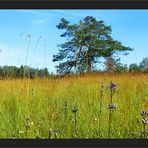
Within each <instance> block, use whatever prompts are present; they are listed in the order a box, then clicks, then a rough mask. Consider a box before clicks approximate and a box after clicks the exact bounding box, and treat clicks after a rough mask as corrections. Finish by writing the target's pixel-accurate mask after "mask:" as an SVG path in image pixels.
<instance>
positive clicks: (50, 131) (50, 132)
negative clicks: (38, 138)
mask: <svg viewBox="0 0 148 148" xmlns="http://www.w3.org/2000/svg"><path fill="white" fill-rule="evenodd" d="M51 135H52V129H51V128H50V129H49V139H51Z"/></svg>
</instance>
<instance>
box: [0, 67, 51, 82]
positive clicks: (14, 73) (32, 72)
mask: <svg viewBox="0 0 148 148" xmlns="http://www.w3.org/2000/svg"><path fill="white" fill-rule="evenodd" d="M48 76H49V72H48V69H47V68H43V69H38V68H37V69H35V68H31V67H29V66H23V65H22V66H21V67H20V68H18V67H16V66H0V78H1V79H2V78H9V77H11V78H23V77H28V78H31V79H33V78H36V77H48Z"/></svg>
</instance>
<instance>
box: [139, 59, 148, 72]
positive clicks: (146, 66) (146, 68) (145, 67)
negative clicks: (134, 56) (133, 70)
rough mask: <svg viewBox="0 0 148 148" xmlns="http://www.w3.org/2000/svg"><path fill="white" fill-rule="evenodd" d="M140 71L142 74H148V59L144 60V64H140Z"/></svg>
mask: <svg viewBox="0 0 148 148" xmlns="http://www.w3.org/2000/svg"><path fill="white" fill-rule="evenodd" d="M140 69H141V71H142V72H148V57H146V58H143V60H142V62H140Z"/></svg>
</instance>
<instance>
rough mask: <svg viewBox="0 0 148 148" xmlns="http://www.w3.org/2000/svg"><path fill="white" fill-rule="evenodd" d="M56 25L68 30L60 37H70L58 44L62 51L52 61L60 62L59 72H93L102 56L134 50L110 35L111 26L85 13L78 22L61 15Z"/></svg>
mask: <svg viewBox="0 0 148 148" xmlns="http://www.w3.org/2000/svg"><path fill="white" fill-rule="evenodd" d="M57 28H58V29H62V30H65V32H64V33H63V34H61V37H65V38H67V41H66V42H65V43H63V44H61V45H59V48H60V49H59V52H58V53H57V54H56V55H53V62H60V63H59V65H58V66H56V68H57V72H58V73H59V74H65V73H71V72H75V73H76V72H79V73H82V72H92V71H93V70H94V64H95V63H98V62H99V58H100V57H104V58H107V57H110V56H112V55H114V54H117V53H119V52H121V51H123V52H124V53H126V51H130V50H132V49H131V48H129V47H125V46H123V45H122V44H121V43H120V42H118V41H116V40H114V39H113V38H112V37H111V31H112V30H111V26H106V25H105V24H104V22H103V21H102V20H101V21H98V20H96V19H95V18H94V17H92V16H87V17H85V18H84V19H83V20H80V21H79V23H78V24H70V22H68V21H67V20H66V19H64V18H62V19H61V22H60V23H59V24H58V25H57Z"/></svg>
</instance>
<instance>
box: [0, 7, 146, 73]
mask: <svg viewBox="0 0 148 148" xmlns="http://www.w3.org/2000/svg"><path fill="white" fill-rule="evenodd" d="M86 16H93V17H95V18H96V19H97V20H103V21H104V23H105V25H107V26H111V28H112V34H111V35H112V37H113V38H114V39H115V40H118V41H120V42H121V43H122V44H123V45H125V46H128V47H131V48H133V49H134V51H131V52H129V55H127V56H123V55H121V56H119V57H120V58H121V62H122V63H123V64H127V65H130V64H131V63H139V62H141V61H142V59H143V58H144V57H148V10H97V9H92V10H90V9H89V10H80V9H79V10H76V9H75V10H62V9H52V10H40V9H39V10H29V9H28V10H23V9H20V10H0V20H1V21H0V66H4V65H14V66H17V67H20V66H21V65H25V64H27V65H29V66H31V67H34V68H44V67H47V68H48V70H49V72H53V73H55V72H56V69H55V65H57V64H58V63H53V62H52V58H53V55H54V54H56V53H57V52H58V47H57V45H59V44H61V43H64V41H65V39H63V38H61V37H60V34H62V32H63V31H61V30H59V29H57V28H56V25H57V24H58V23H59V22H60V19H61V18H65V19H67V20H68V21H69V22H70V23H78V22H79V21H80V20H82V19H83V18H84V17H86ZM28 35H30V37H29V36H28ZM29 40H30V43H29ZM28 46H29V48H28ZM27 49H28V50H27ZM27 51H28V57H27V60H26V55H27ZM100 67H103V64H102V65H100Z"/></svg>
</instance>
